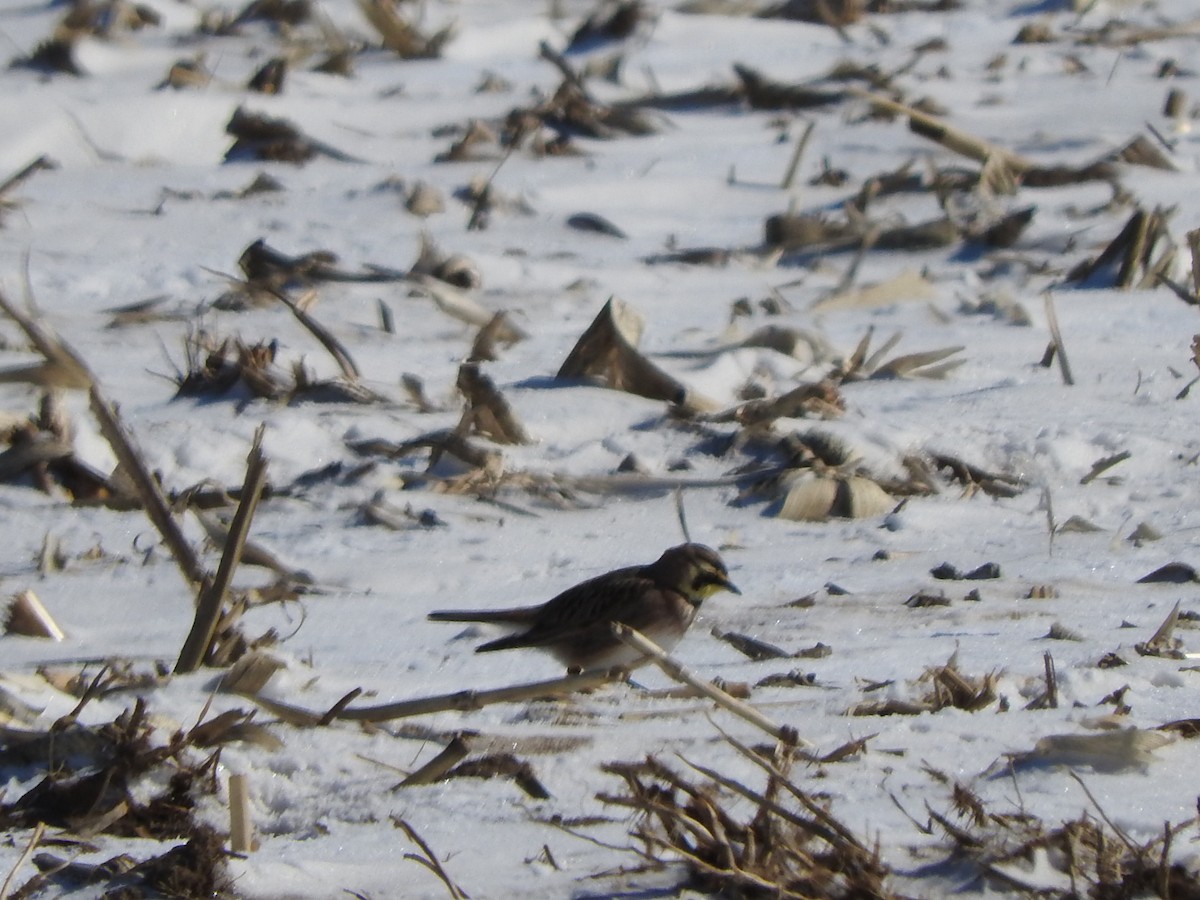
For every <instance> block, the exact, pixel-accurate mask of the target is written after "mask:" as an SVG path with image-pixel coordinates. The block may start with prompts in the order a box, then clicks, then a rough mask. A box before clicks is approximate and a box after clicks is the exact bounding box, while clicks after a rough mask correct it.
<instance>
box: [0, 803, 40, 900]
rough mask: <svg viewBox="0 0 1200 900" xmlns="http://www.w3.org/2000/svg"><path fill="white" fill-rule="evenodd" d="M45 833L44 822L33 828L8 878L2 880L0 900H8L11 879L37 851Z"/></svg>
mask: <svg viewBox="0 0 1200 900" xmlns="http://www.w3.org/2000/svg"><path fill="white" fill-rule="evenodd" d="M45 832H46V823H45V822H38V823H37V825H35V826H34V828H33V834H31V835H30V836H29V841H28V843H26V844H25V849H24V850H23V851H22V853H21V855H20V857H18V858H17V861H16V862H15V863H13V867H12V868H11V869H9V871H8V877H7V878H5V879H4V884H0V900H8V897H9V896H10V895H11V893H12V891H11V888H12V883H13V879H14V878H16V877H17V872H19V871H20V869H21V866H23V865H25V861H26V860H27V859H29V857H30V856H31V855H32V854H33V851H34V850H36V849H37V846H38V844H40V843H41V841H42V835H43V834H45Z"/></svg>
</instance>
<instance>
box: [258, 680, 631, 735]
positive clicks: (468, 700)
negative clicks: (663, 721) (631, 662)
mask: <svg viewBox="0 0 1200 900" xmlns="http://www.w3.org/2000/svg"><path fill="white" fill-rule="evenodd" d="M624 678H625V673H624V672H623V671H621V670H619V669H610V670H597V671H593V672H584V673H583V674H581V675H568V676H566V677H563V678H553V679H550V680H548V681H537V682H533V683H530V684H518V685H513V686H511V687H503V688H495V689H492V690H486V691H457V692H455V693H453V694H440V695H438V696H436V697H422V698H420V699H417V700H402V701H400V702H398V703H385V704H382V705H380V706H361V707H357V708H355V709H343V710H339V711H338V712H337V714H336V715H335V716H334V718H336V719H338V720H340V721H347V722H387V721H390V720H392V719H404V718H409V717H411V716H421V715H428V714H430V713H437V712H446V711H447V710H459V711H462V712H465V711H470V710H476V709H482V708H483V707H485V706H491V705H492V704H495V703H514V702H518V701H521V700H531V699H535V698H539V697H552V696H558V695H562V694H573V693H576V692H578V691H586V690H591V689H592V688H597V687H600V686H601V685H604V684H608V683H610V682H613V681H621V680H623V679H624ZM250 699H252V700H254V702H255V703H257V704H259V705H260V706H261V707H262V708H263V709H265V710H267V711H268V712H270V713H273V714H274V715H277V716H279V717H280V718H282V719H284V720H286V721H288V722H293V723H296V724H301V725H315V724H317V722H319V721H320V719H321V713H315V712H312V711H311V710H306V709H303V708H301V707H298V706H293V705H291V704H289V703H281V702H280V701H278V700H269V699H267V698H266V697H251V698H250Z"/></svg>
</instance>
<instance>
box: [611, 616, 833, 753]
mask: <svg viewBox="0 0 1200 900" xmlns="http://www.w3.org/2000/svg"><path fill="white" fill-rule="evenodd" d="M612 630H613V634H615V635H616V636H617V638H618V639H619V640H620V641H621V642H622V643H624V644H627V645H628V646H630V647H632V648H633V649H635V650H637V651H638V652H639V653H642V654H644V655H645V656H647V657H649V659H650V661H651V662H652V663H654V664H655V665H656V666H658V667H659V668H660V669H662V670H663V672H664V673H665V674H666V675H667V676H668V677H669V678H674V679H675V680H676V681H678V682H681V683H682V684H687V685H691V686H692V687H694V688H695V689H696V690H697V691H699V692H700V693H701V694H703V695H704V696H705V697H708V698H709V699H710V700H712V701H714V702H715V703H717V704H718V705H719V706H722V707H724V708H725V709H727V710H729V711H730V712H731V713H733V714H734V715H735V716H740V717H741V718H743V719H745V720H746V721H747V722H749V723H750V724H752V725H755V726H757V727H758V728H761V729H762V730H763V731H765V732H766V733H767V734H769V735H771V737H773V738H775V740H777V741H780V742H782V743H784V744H787V745H789V746H796V745H798V744H805V745H806V746H811V745H809V744H808V742H807V741H804V740H803V739H802V738H801V737H800V735H799V734H797V733H796V730H795V729H794V728H792V727H790V726H787V725H777V724H776V723H774V722H772V721H771V720H770V719H768V718H767V717H766V716H764V715H763V714H762V713H760V712H759V711H758V710H757V709H755V708H754V707H753V706H751V705H750V704H749V703H745V702H743V701H741V700H738V699H737V698H736V697H732V696H730V695H729V694H727V693H726V692H725V691H723V690H721V689H720V688H719V687H717V686H716V685H715V684H713V683H712V682H709V681H705V680H704V679H703V678H697V677H696V676H695V675H693V674H692V673H691V672H689V671H688V670H687V669H685V668H684V667H683V666H682V665H681V664H680V663H678V662H677V661H676V660H674V659H672V658H671V657H670V656H669V655H668V654H667V652H666V651H665V650H663V648H662V647H660V646H658V644H656V643H654V642H653V641H652V640H650V639H649V638H647V637H646V636H645V635H643V634H642V633H640V632H639V631H636V630H635V629H633V628H630V627H629V626H628V625H622V624H621V623H620V622H613V624H612Z"/></svg>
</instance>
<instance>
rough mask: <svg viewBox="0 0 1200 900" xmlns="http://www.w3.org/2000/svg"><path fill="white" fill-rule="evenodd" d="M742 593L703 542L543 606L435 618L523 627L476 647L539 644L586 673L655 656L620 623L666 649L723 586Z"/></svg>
mask: <svg viewBox="0 0 1200 900" xmlns="http://www.w3.org/2000/svg"><path fill="white" fill-rule="evenodd" d="M722 590H725V591H730V592H732V593H734V594H740V593H741V591H740V590H738V588H737V586H736V585H735V584H734V583H733V582H732V581H730V580H729V572H728V570H727V569H726V568H725V563H724V562H723V561H722V560H721V557H720V556H719V555H718V554H717V552H716V551H715V550H713V549H712V548H710V547H706V546H705V545H703V544H695V543H687V544H680V545H679V546H677V547H671V548H670V549H669V550H667V551H665V552H664V553H663V555H662V556H660V557H659V558H658V559H657V560H655V561H654V562H652V563H649V564H647V565H643V566H629V567H628V568H623V569H615V570H613V571H612V572H605V573H604V574H603V575H597V576H596V577H595V578H589V579H588V580H587V581H583V582H580V583H579V584H577V585H575V586H574V587H570V588H567V589H566V590H565V591H563V592H562V593H561V594H558V595H557V596H556V597H553V598H551V599H550V600H547V601H546V602H545V603H541V604H538V605H536V606H519V607H514V608H510V609H493V610H488V609H467V610H453V609H450V610H437V611H435V612H432V613H430V614H429V618H430V619H431V620H433V621H436V622H486V623H492V624H499V625H507V626H509V627H514V628H518V629H520V630H519V631H518V632H517V633H515V634H511V635H509V636H507V637H502V638H498V639H497V640H494V641H489V642H487V643H486V644H481V645H480V646H478V647H476V648H475V652H476V653H491V652H492V651H495V650H511V649H515V648H519V647H535V648H538V649H541V650H545V651H547V652H549V653H550V654H551V655H552V656H554V658H555V659H557V660H558V661H559V662H561V663H562V664H563V665H565V666H566V667H567V672H568V673H569V674H572V673H580V672H589V671H594V670H598V669H611V668H622V669H632V668H636V667H637V666H638V665H641V664H644V663H645V662H647V661H648V660H647V659H646V658H645V657H644V656H643V655H642V654H641V653H639V652H638V651H637V650H635V649H634V648H632V647H629V646H628V645H626V644H624V643H623V642H622V641H621V640H620V639H619V638H617V637H616V635H615V634H613V630H612V623H614V622H619V623H621V624H622V625H627V626H629V627H630V628H633V629H635V630H637V631H640V632H641V633H642V634H644V635H645V636H646V637H648V638H650V640H652V641H654V642H655V643H657V644H658V645H659V646H661V647H662V648H663V649H664V650H670V649H671V648H672V647H674V646H675V645H676V644H677V643H679V641H680V639H681V638H682V637H683V635H684V633H685V632H686V631H687V630H688V627H689V626H690V625H691V624H692V620H693V619H695V617H696V611H697V610H698V609H699V608H700V604H701V603H702V602H703V601H704V600H705V599H707V598H708V597H709V596H711V595H712V594H714V593H716V592H717V591H722Z"/></svg>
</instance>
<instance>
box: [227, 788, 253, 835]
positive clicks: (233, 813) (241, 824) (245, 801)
mask: <svg viewBox="0 0 1200 900" xmlns="http://www.w3.org/2000/svg"><path fill="white" fill-rule="evenodd" d="M229 849H230V850H231V851H232V852H234V853H249V852H250V851H251V850H253V849H254V822H253V818H252V816H251V814H250V785H249V782H248V781H247V780H246V776H245V775H241V774H233V775H230V776H229Z"/></svg>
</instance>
